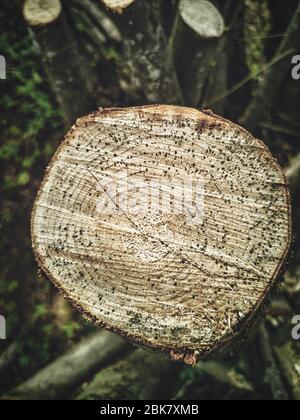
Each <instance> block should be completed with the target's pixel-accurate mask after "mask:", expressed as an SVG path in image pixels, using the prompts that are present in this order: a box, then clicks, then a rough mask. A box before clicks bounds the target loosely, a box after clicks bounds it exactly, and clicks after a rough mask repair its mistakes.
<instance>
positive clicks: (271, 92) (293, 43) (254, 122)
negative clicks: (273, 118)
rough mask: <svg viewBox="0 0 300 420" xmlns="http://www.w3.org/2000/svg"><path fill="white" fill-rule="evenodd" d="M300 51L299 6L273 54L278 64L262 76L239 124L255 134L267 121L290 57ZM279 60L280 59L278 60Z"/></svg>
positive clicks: (287, 69) (285, 73) (288, 69)
mask: <svg viewBox="0 0 300 420" xmlns="http://www.w3.org/2000/svg"><path fill="white" fill-rule="evenodd" d="M299 49H300V4H299V5H298V7H297V10H296V11H295V14H294V16H293V18H292V21H291V23H290V25H289V28H288V30H287V32H286V34H285V36H284V37H283V40H282V42H281V43H280V46H279V47H278V49H277V52H276V54H275V59H276V58H278V59H279V60H278V62H277V63H275V64H274V65H272V66H271V67H270V68H269V69H268V70H267V71H266V72H265V74H264V77H263V80H262V81H261V83H260V85H259V87H258V90H257V92H256V93H255V96H254V98H253V100H252V101H251V103H250V105H249V106H248V108H247V109H246V111H245V113H244V115H243V117H242V118H241V120H240V123H241V124H242V125H243V126H245V127H246V128H247V129H249V130H250V131H251V132H252V133H255V132H256V131H257V129H258V128H259V127H260V125H261V123H262V122H264V121H265V120H267V119H268V117H269V115H270V112H271V110H272V107H273V105H274V103H276V97H277V95H278V92H279V89H280V87H281V86H282V83H283V81H284V79H285V77H286V76H287V74H288V72H289V71H290V68H291V66H290V63H291V57H292V56H293V55H294V54H295V53H296V52H298V51H299ZM280 58H281V59H280Z"/></svg>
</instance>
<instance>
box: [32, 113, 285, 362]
mask: <svg viewBox="0 0 300 420" xmlns="http://www.w3.org/2000/svg"><path fill="white" fill-rule="evenodd" d="M125 173H126V174H128V178H127V181H126V182H127V186H128V185H129V186H133V187H132V190H131V188H128V190H129V192H130V194H129V195H130V199H133V198H135V197H136V196H135V193H136V190H137V189H139V187H140V186H139V185H137V183H138V181H137V180H140V181H141V180H146V181H147V182H152V181H153V182H158V181H159V183H160V184H159V185H160V186H163V187H159V189H161V188H162V189H163V188H164V187H166V186H168V185H171V186H172V185H174V183H173V180H174V179H177V180H178V179H180V180H183V183H185V185H187V186H188V187H187V188H189V186H191V185H195V184H196V183H197V180H199V179H202V182H203V183H202V185H203V188H204V189H203V200H204V201H203V203H204V206H203V212H202V213H201V214H200V212H199V214H198V213H197V212H195V214H193V216H192V217H191V213H193V212H192V211H191V212H189V210H188V212H187V211H186V208H185V207H184V210H183V211H182V213H181V214H180V212H178V211H172V210H170V208H171V209H172V208H173V207H170V208H169V207H168V205H167V204H165V203H164V200H162V199H160V200H159V201H158V202H156V203H154V207H153V206H151V207H150V199H149V196H147V195H146V193H145V194H144V196H143V197H145V196H146V197H147V200H148V201H147V200H146V201H145V202H147V204H148V207H147V209H146V211H145V208H144V207H141V206H140V203H137V202H134V200H132V202H131V205H132V207H128V208H129V209H130V211H127V210H126V211H125V210H124V209H125V208H126V209H127V207H125V204H127V202H126V203H125V201H124V200H123V195H122V193H123V191H121V193H120V194H117V195H116V197H117V199H118V206H116V207H115V213H113V212H106V211H103V208H102V210H101V211H99V203H100V207H101V205H102V204H103V202H104V201H106V202H107V204H106V205H109V204H113V205H115V204H116V201H115V200H112V199H111V198H112V194H111V191H112V190H111V186H112V185H116V184H118V185H122V181H124V179H125V178H124V177H125V175H124V174H125ZM107 180H109V181H110V185H109V183H108V182H107ZM192 181H193V183H192ZM141 182H142V181H141ZM147 185H148V184H147ZM155 185H156V184H155ZM190 189H192V187H190ZM174 190H175V193H174V197H173V198H174V200H173V205H174V209H175V204H174V203H175V202H176V200H180V197H183V196H184V194H185V193H186V191H185V190H183V191H182V190H180V188H178V189H176V188H175V189H174ZM141 191H143V188H140V192H141ZM188 192H189V191H188ZM142 194H143V193H142ZM193 194H194V195H193V199H192V200H190V202H189V203H190V205H191V206H192V207H191V209H192V210H193V209H194V207H193V206H194V204H195V202H196V201H197V200H196V198H195V197H196V195H195V194H196V193H193ZM122 200H123V201H122ZM132 203H133V204H132ZM151 204H153V203H151ZM164 206H165V207H164ZM141 208H142V209H143V211H141ZM196 210H197V209H196ZM196 213H197V214H196ZM200 216H202V217H200ZM193 218H194V219H193ZM32 240H33V248H34V252H35V255H36V258H37V261H38V263H39V265H40V266H41V268H42V269H43V270H44V272H45V273H46V274H47V275H48V276H49V277H50V278H51V279H52V280H53V282H54V283H55V284H56V285H57V286H58V287H59V288H60V289H61V290H62V291H63V292H64V294H65V296H66V297H68V298H69V299H70V300H71V301H72V302H73V304H74V305H75V306H76V307H77V308H78V309H79V310H80V311H81V312H82V313H83V314H84V315H85V316H86V317H87V318H88V319H90V320H92V321H93V322H95V323H96V324H97V325H102V326H105V327H106V328H108V329H110V330H112V331H115V332H118V333H119V334H121V335H125V336H127V337H129V338H130V339H132V340H134V341H135V342H137V343H140V344H142V345H146V346H149V347H152V348H156V349H160V350H164V351H168V352H170V353H171V354H172V357H173V358H175V359H183V360H185V361H186V362H187V363H191V364H193V363H195V362H196V361H197V360H198V358H199V357H201V356H204V355H207V354H209V353H211V352H213V351H215V350H216V349H218V348H220V347H223V346H224V344H225V343H227V342H231V341H232V340H233V339H234V338H235V337H236V336H237V335H238V334H239V333H240V332H241V331H242V330H243V329H244V327H246V326H247V325H248V324H249V322H250V319H251V318H252V317H253V315H254V314H255V313H256V312H257V310H258V308H259V307H261V305H262V304H263V302H264V301H265V298H266V296H267V295H268V294H269V292H270V290H271V289H272V287H273V286H274V284H275V280H276V279H277V277H278V274H279V272H280V270H281V268H282V264H283V262H284V260H285V258H286V256H287V253H288V250H289V245H290V240H291V221H290V199H289V192H288V188H287V185H286V180H285V177H284V174H283V172H282V171H281V169H280V167H279V165H278V164H277V162H276V161H275V160H274V159H273V157H272V156H271V154H270V152H269V151H268V150H267V148H266V147H265V145H264V144H263V143H262V142H261V141H259V140H257V139H255V138H253V137H252V136H251V135H250V134H249V133H248V132H246V131H245V130H243V129H242V128H240V127H238V126H236V125H234V124H233V123H231V122H229V121H226V120H223V119H222V118H220V117H217V116H215V115H213V114H212V113H211V112H209V111H206V112H200V111H197V110H193V109H190V108H181V107H173V106H150V107H141V108H127V109H106V110H99V112H96V113H94V114H92V115H89V116H87V117H84V118H81V119H80V120H78V122H77V124H76V125H75V126H74V127H73V128H72V129H71V131H70V132H69V133H68V134H67V136H66V138H65V140H64V142H63V143H62V145H61V147H60V148H59V150H58V151H57V153H56V155H55V157H54V159H53V161H52V163H51V165H50V166H49V168H48V170H47V174H46V177H45V180H44V182H43V184H42V186H41V189H40V192H39V194H38V198H37V200H36V203H35V206H34V210H33V214H32Z"/></svg>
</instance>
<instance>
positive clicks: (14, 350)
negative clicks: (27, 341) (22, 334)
mask: <svg viewBox="0 0 300 420" xmlns="http://www.w3.org/2000/svg"><path fill="white" fill-rule="evenodd" d="M21 347H22V343H21V341H15V342H13V343H12V344H11V345H10V346H9V347H8V348H7V349H6V350H5V351H4V353H2V354H1V355H0V378H3V377H4V375H5V374H6V373H7V371H8V370H9V369H10V367H11V366H12V365H13V364H14V363H15V361H16V359H17V357H18V356H19V353H20V352H21Z"/></svg>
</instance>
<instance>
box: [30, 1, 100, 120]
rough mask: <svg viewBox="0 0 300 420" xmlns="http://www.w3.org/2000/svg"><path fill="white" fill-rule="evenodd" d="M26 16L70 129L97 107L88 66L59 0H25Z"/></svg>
mask: <svg viewBox="0 0 300 420" xmlns="http://www.w3.org/2000/svg"><path fill="white" fill-rule="evenodd" d="M23 14H24V18H25V21H26V22H27V23H28V25H29V27H30V28H31V29H32V30H33V32H34V35H35V38H36V40H37V43H38V44H39V47H40V50H41V55H42V60H43V63H44V67H45V71H46V74H47V76H48V78H49V81H50V84H51V87H52V89H53V92H54V93H55V95H56V98H57V101H58V103H59V105H60V106H61V108H62V110H63V116H64V120H65V123H66V126H68V127H69V126H70V125H71V124H73V123H74V121H75V120H76V118H78V117H79V116H81V115H84V114H85V113H87V112H89V111H90V110H91V109H93V106H94V105H93V102H92V100H91V93H92V90H93V88H92V86H91V85H90V83H89V81H90V80H92V79H91V78H90V77H89V74H88V66H87V64H86V63H84V61H83V60H82V59H81V57H80V53H79V51H77V48H76V44H75V42H74V40H73V37H72V34H71V32H70V30H69V27H68V24H67V22H66V19H65V16H64V12H63V10H62V6H61V2H60V0H55V1H53V0H26V1H25V3H24V8H23Z"/></svg>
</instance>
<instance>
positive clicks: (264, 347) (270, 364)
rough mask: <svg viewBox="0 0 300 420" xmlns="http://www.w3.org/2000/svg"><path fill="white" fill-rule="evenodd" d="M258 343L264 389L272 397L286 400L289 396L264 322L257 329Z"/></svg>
mask: <svg viewBox="0 0 300 420" xmlns="http://www.w3.org/2000/svg"><path fill="white" fill-rule="evenodd" d="M258 345H259V351H260V356H261V361H262V363H263V366H264V367H265V371H264V372H263V374H264V376H263V385H264V387H266V390H267V392H268V393H269V394H270V397H272V399H274V400H284V401H286V400H288V399H289V396H288V393H287V391H286V389H285V385H284V382H283V380H282V377H281V372H280V369H279V367H278V365H277V363H276V360H275V357H274V354H273V349H272V345H271V342H270V337H269V333H268V330H267V327H266V325H265V323H264V322H263V323H262V325H261V327H260V330H259V335H258Z"/></svg>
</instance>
